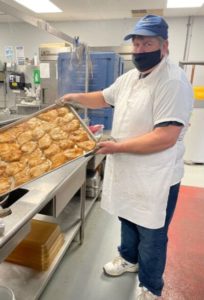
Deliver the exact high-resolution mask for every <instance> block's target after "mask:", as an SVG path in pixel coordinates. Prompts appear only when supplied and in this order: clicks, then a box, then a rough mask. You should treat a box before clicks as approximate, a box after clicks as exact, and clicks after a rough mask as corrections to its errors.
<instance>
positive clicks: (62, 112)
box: [57, 107, 70, 117]
mask: <svg viewBox="0 0 204 300" xmlns="http://www.w3.org/2000/svg"><path fill="white" fill-rule="evenodd" d="M69 111H70V110H69V108H67V107H60V108H57V112H58V115H59V116H60V117H61V116H64V115H65V114H67V113H68V112H69Z"/></svg>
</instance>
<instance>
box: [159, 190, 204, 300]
mask: <svg viewBox="0 0 204 300" xmlns="http://www.w3.org/2000/svg"><path fill="white" fill-rule="evenodd" d="M164 278H165V287H164V291H163V296H162V299H164V300H203V299H204V188H195V187H187V186H182V187H181V190H180V195H179V201H178V203H177V208H176V212H175V214H174V218H173V221H172V223H171V226H170V230H169V246H168V258H167V266H166V271H165V277H164Z"/></svg>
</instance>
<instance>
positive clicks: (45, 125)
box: [40, 121, 56, 132]
mask: <svg viewBox="0 0 204 300" xmlns="http://www.w3.org/2000/svg"><path fill="white" fill-rule="evenodd" d="M40 126H41V128H42V129H43V130H44V131H45V132H49V131H50V130H51V129H52V128H54V127H55V126H56V125H55V124H54V123H49V122H47V121H41V125H40Z"/></svg>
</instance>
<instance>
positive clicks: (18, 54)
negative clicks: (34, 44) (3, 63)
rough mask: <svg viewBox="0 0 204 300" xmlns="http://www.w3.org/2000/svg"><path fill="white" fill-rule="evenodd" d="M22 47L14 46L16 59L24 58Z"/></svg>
mask: <svg viewBox="0 0 204 300" xmlns="http://www.w3.org/2000/svg"><path fill="white" fill-rule="evenodd" d="M24 57H25V55H24V46H16V58H17V59H18V58H24Z"/></svg>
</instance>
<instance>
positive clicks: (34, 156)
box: [22, 148, 46, 167]
mask: <svg viewBox="0 0 204 300" xmlns="http://www.w3.org/2000/svg"><path fill="white" fill-rule="evenodd" d="M28 157H29V159H28V160H27V163H28V165H29V166H30V167H35V166H37V165H40V164H42V163H43V162H44V161H45V160H46V158H45V157H44V155H43V153H42V151H41V150H40V149H39V148H37V149H36V150H35V151H34V152H32V153H31V154H30V155H27V158H28ZM25 159H26V156H25ZM22 162H23V161H22ZM24 162H25V160H24Z"/></svg>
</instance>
